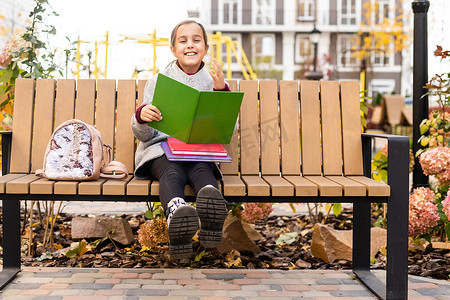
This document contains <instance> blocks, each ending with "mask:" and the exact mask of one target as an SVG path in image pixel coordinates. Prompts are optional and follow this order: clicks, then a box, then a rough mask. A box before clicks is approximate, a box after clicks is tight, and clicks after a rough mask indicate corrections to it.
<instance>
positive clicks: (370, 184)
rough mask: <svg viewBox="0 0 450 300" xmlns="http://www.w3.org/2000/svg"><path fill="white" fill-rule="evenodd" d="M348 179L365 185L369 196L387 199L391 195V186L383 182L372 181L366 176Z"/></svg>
mask: <svg viewBox="0 0 450 300" xmlns="http://www.w3.org/2000/svg"><path fill="white" fill-rule="evenodd" d="M347 178H349V179H351V180H354V181H356V182H359V183H361V184H364V185H365V186H366V188H367V195H368V196H379V197H387V196H390V194H391V188H390V186H389V185H387V184H384V183H382V182H379V181H376V180H373V179H370V178H368V177H365V176H347Z"/></svg>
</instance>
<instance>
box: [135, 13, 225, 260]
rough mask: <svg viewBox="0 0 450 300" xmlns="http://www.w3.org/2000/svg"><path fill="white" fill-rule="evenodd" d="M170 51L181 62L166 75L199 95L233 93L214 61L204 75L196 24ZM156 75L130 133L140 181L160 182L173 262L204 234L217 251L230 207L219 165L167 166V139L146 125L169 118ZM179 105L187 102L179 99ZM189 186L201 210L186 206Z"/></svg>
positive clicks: (175, 36)
mask: <svg viewBox="0 0 450 300" xmlns="http://www.w3.org/2000/svg"><path fill="white" fill-rule="evenodd" d="M170 44H171V46H170V50H171V51H172V53H173V55H174V56H175V57H176V58H177V59H176V60H175V61H174V62H172V63H171V64H169V66H168V67H167V68H166V69H165V70H163V71H161V74H164V75H166V76H169V77H171V78H173V79H176V80H178V81H180V82H182V83H184V84H187V85H190V86H192V87H193V88H195V89H197V90H200V91H211V90H215V91H229V88H228V86H227V85H226V83H225V80H224V76H223V71H222V68H221V66H220V64H219V63H218V62H217V61H216V60H215V59H213V60H212V62H211V64H212V67H213V68H214V73H213V72H211V71H210V70H208V71H207V70H205V69H204V68H203V67H204V65H205V63H204V62H203V57H204V56H205V55H206V53H207V52H208V48H209V45H208V41H207V34H206V31H205V28H204V27H203V26H202V25H201V24H199V23H197V22H195V21H192V20H187V21H183V22H181V23H179V24H178V25H177V26H175V28H174V29H173V31H172V34H171V37H170ZM156 79H157V75H155V76H153V77H152V78H150V79H149V80H148V81H147V83H146V85H145V93H144V102H143V104H142V105H141V106H140V107H139V108H138V109H137V110H136V112H135V114H134V115H133V116H132V118H131V128H132V130H133V133H134V135H135V136H136V137H137V138H138V139H139V140H140V143H139V146H138V148H137V150H136V157H135V165H136V169H135V172H134V174H135V176H136V177H137V178H139V179H155V180H158V181H159V199H160V201H161V204H162V206H163V209H164V211H165V213H166V218H167V223H168V227H169V229H168V231H169V240H170V246H169V252H170V256H171V257H172V258H175V259H177V258H186V257H188V256H190V255H191V254H192V237H193V236H194V235H195V233H196V232H197V230H198V228H199V218H200V233H199V240H200V243H201V245H202V246H204V247H205V248H214V247H216V246H218V245H219V244H220V242H221V240H222V227H223V223H224V221H225V218H226V215H227V212H226V201H225V200H224V198H223V196H222V193H221V192H220V191H219V190H218V185H217V181H216V179H220V178H221V173H220V171H219V169H218V168H217V166H216V164H215V163H205V162H179V161H177V162H175V161H169V160H167V158H166V156H165V154H164V151H163V149H162V147H161V142H163V141H166V140H167V137H168V135H166V134H165V133H162V132H160V131H158V130H156V129H153V128H152V127H150V126H148V125H147V122H158V121H160V120H161V119H162V118H163V117H164V116H162V115H161V112H160V111H159V110H158V108H157V107H156V106H154V105H152V99H153V93H154V91H155V85H156ZM180 101H185V100H184V99H183V95H180ZM186 184H189V185H191V186H192V188H193V189H194V192H195V194H196V195H197V199H196V203H197V204H196V208H194V207H192V206H190V205H187V204H186V202H185V200H184V197H185V196H184V187H185V185H186Z"/></svg>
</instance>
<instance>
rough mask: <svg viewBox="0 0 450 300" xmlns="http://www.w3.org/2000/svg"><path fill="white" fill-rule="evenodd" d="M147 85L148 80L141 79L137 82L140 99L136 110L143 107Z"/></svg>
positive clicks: (138, 98)
mask: <svg viewBox="0 0 450 300" xmlns="http://www.w3.org/2000/svg"><path fill="white" fill-rule="evenodd" d="M146 83H147V80H145V79H139V80H138V81H137V92H138V97H137V101H136V108H138V107H139V106H141V104H142V102H144V92H145V84H146Z"/></svg>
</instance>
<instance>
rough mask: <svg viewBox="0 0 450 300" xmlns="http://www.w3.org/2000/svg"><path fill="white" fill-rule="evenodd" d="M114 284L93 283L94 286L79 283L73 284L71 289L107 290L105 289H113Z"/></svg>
mask: <svg viewBox="0 0 450 300" xmlns="http://www.w3.org/2000/svg"><path fill="white" fill-rule="evenodd" d="M112 287H113V285H112V284H105V283H92V284H89V283H88V284H85V283H79V284H78V283H77V284H72V285H71V286H70V287H69V289H71V290H105V289H112Z"/></svg>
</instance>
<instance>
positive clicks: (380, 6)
mask: <svg viewBox="0 0 450 300" xmlns="http://www.w3.org/2000/svg"><path fill="white" fill-rule="evenodd" d="M390 4H391V0H375V6H374V8H375V9H374V11H375V16H374V18H375V20H374V23H375V24H384V23H388V22H389V19H390V11H391V6H390Z"/></svg>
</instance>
